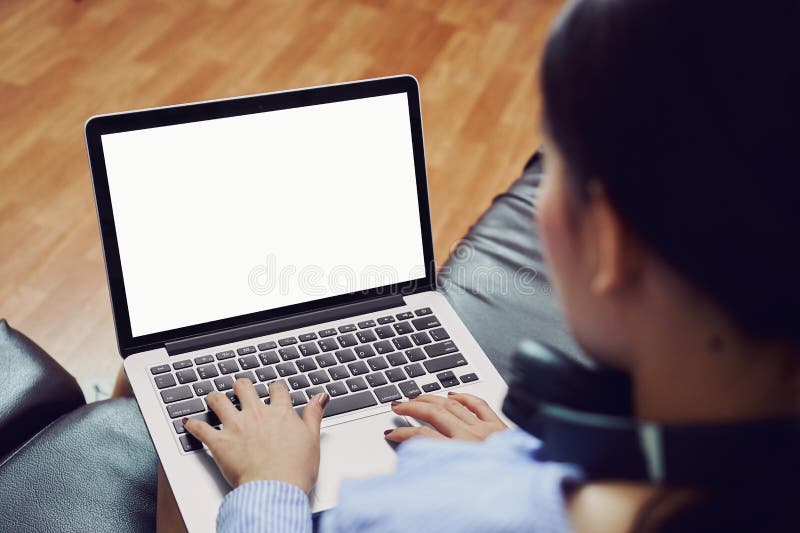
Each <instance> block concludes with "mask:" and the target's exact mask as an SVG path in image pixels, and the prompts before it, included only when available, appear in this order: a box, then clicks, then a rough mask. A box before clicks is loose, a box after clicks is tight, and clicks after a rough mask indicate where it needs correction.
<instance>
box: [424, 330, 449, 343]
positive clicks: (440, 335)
mask: <svg viewBox="0 0 800 533" xmlns="http://www.w3.org/2000/svg"><path fill="white" fill-rule="evenodd" d="M423 335H424V334H423ZM431 338H432V339H433V340H435V341H443V340H445V339H449V338H450V335H448V334H447V332H446V331H445V330H444V328H436V329H432V330H431Z"/></svg>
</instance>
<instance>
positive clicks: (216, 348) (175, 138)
mask: <svg viewBox="0 0 800 533" xmlns="http://www.w3.org/2000/svg"><path fill="white" fill-rule="evenodd" d="M85 130H86V144H87V151H88V155H89V163H90V167H91V172H92V180H93V183H94V193H95V199H96V203H97V214H98V218H99V223H100V233H101V237H102V242H103V251H104V254H105V261H106V269H107V274H108V284H109V289H110V294H111V304H112V308H113V313H114V325H115V328H116V335H117V342H118V345H119V351H120V354H121V355H122V357H123V358H124V365H125V371H126V373H127V375H128V378H129V379H130V382H131V385H132V386H133V391H134V393H135V395H136V400H137V401H138V404H139V407H140V409H141V412H142V415H143V417H144V420H145V423H146V426H147V429H148V431H149V433H150V437H151V438H152V441H153V444H154V446H155V449H156V451H157V453H158V456H159V459H160V461H161V463H162V465H163V468H164V471H165V473H166V477H167V479H168V481H169V483H170V486H171V487H172V490H173V492H174V493H175V498H176V500H177V503H178V507H179V509H180V512H181V515H182V517H183V519H184V521H185V523H186V526H187V528H188V530H189V531H191V532H196V531H213V530H214V529H215V524H216V515H217V510H218V508H219V505H220V503H221V501H222V498H223V497H224V495H225V494H226V493H227V492H228V491H229V490H230V487H229V486H228V485H227V483H226V482H225V480H224V479H223V478H222V476H221V475H220V473H219V471H218V469H217V467H216V465H215V464H214V461H213V459H212V457H211V456H210V453H209V452H208V450H207V449H205V448H204V447H203V446H202V444H201V443H199V442H198V441H197V440H195V439H194V438H193V437H191V436H190V435H188V434H187V433H186V432H185V431H184V429H183V424H182V422H181V420H182V419H183V417H197V418H200V419H202V420H205V421H207V422H209V423H210V424H212V425H218V424H219V420H217V419H216V417H215V416H214V415H213V413H211V412H210V411H209V410H208V407H207V405H206V402H205V396H206V395H207V394H208V393H209V392H211V391H213V390H217V391H222V392H224V393H225V394H227V396H228V398H229V399H230V400H231V402H233V403H234V404H237V402H238V400H237V398H236V397H235V395H234V394H233V392H232V390H231V387H232V385H233V382H234V380H235V379H238V378H246V379H250V380H251V381H252V382H253V383H254V384H255V387H256V390H257V391H258V393H259V395H260V396H261V397H262V398H263V400H264V402H265V403H268V402H269V396H268V394H269V391H268V385H269V383H271V382H272V381H275V380H282V381H283V382H284V383H285V384H286V386H287V387H288V388H289V390H290V392H291V398H292V403H293V405H294V406H295V409H296V410H298V411H301V410H302V409H303V406H304V405H305V404H306V403H307V402H308V400H309V399H310V398H311V397H312V396H313V395H314V394H316V393H318V392H322V391H327V392H328V393H329V394H330V396H331V399H330V401H329V403H328V405H327V406H326V408H325V413H324V418H323V421H322V430H321V464H320V470H319V480H318V482H317V484H316V486H315V487H314V489H313V490H312V492H311V494H310V502H311V507H312V510H313V511H315V512H316V511H321V510H324V509H328V508H331V507H333V506H335V505H336V502H337V492H338V486H339V483H340V481H341V480H342V479H344V478H358V477H366V476H374V475H379V474H385V473H389V472H391V471H392V470H393V467H394V463H395V450H394V448H393V446H391V445H390V443H389V442H388V441H386V440H385V439H384V436H383V431H384V430H385V429H387V428H390V427H394V426H403V425H406V426H408V425H419V422H417V421H415V420H413V419H408V418H405V417H400V416H397V415H395V414H393V413H392V411H391V407H390V404H391V402H392V401H393V400H399V399H402V398H406V397H410V396H414V395H416V394H420V393H432V394H441V395H445V394H446V393H447V391H450V390H457V391H459V392H468V393H472V394H475V395H478V396H480V397H482V398H484V399H485V400H486V401H487V402H489V404H490V405H492V406H493V407H494V408H495V410H496V411H497V412H498V413H500V406H501V404H502V400H503V398H504V396H505V392H506V385H505V383H504V381H503V380H502V378H501V377H500V375H499V374H498V372H497V371H496V370H495V368H494V367H493V365H492V364H491V363H490V361H489V359H488V358H487V357H486V355H485V354H484V352H483V351H482V350H481V348H480V346H479V345H478V344H477V342H476V341H475V339H474V338H473V337H472V336H471V335H470V333H469V331H468V330H467V328H466V327H465V326H464V324H463V323H462V321H461V320H460V319H459V317H458V315H457V314H456V312H455V311H454V310H453V308H452V307H451V306H450V304H449V303H448V301H447V300H446V299H445V298H444V297H443V296H442V294H441V293H440V292H437V290H436V278H435V263H434V258H433V242H432V235H431V226H430V213H429V206H428V191H427V176H426V169H425V154H424V147H423V137H422V120H421V116H420V96H419V86H418V84H417V81H416V79H414V78H413V77H412V76H406V75H404V76H394V77H388V78H380V79H372V80H364V81H355V82H351V83H342V84H336V85H328V86H322V87H312V88H304V89H298V90H291V91H282V92H276V93H269V94H260V95H254V96H245V97H240V98H229V99H224V100H214V101H208V102H200V103H192V104H185V105H177V106H169V107H161V108H155V109H146V110H140V111H129V112H123V113H114V114H109V115H101V116H95V117H92V118H91V119H89V120H88V122H87V123H86V128H85Z"/></svg>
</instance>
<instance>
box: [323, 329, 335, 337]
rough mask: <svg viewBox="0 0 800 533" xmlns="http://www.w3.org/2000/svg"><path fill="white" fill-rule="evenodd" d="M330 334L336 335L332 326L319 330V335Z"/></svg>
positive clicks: (328, 335)
mask: <svg viewBox="0 0 800 533" xmlns="http://www.w3.org/2000/svg"><path fill="white" fill-rule="evenodd" d="M331 335H336V330H335V329H334V328H328V329H323V330H322V331H320V332H319V336H320V337H330V336H331Z"/></svg>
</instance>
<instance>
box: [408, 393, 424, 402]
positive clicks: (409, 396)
mask: <svg viewBox="0 0 800 533" xmlns="http://www.w3.org/2000/svg"><path fill="white" fill-rule="evenodd" d="M420 394H421V393H419V392H416V393H412V394H409V395H408V399H409V400H413V399H414V398H416V397H417V396H419V395H420Z"/></svg>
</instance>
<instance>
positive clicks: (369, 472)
mask: <svg viewBox="0 0 800 533" xmlns="http://www.w3.org/2000/svg"><path fill="white" fill-rule="evenodd" d="M408 425H409V423H408V422H407V421H406V419H405V418H404V417H402V416H398V415H396V414H394V413H392V412H388V413H381V414H378V415H373V416H368V417H366V418H361V419H359V420H354V421H352V422H346V423H343V424H337V425H334V426H330V427H323V428H322V431H321V433H320V444H321V448H320V465H319V477H318V479H317V484H316V486H315V487H314V490H313V491H311V494H310V495H309V498H310V501H311V510H312V511H313V512H317V511H322V510H324V509H330V508H331V507H334V506H335V505H336V502H337V501H338V494H339V483H341V481H342V479H345V478H364V477H372V476H377V475H381V474H389V473H391V472H393V471H394V464H395V452H394V445H393V444H392V443H391V442H389V441H387V440H386V439H385V438H384V437H383V432H384V431H385V430H387V429H390V428H393V427H400V426H408Z"/></svg>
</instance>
